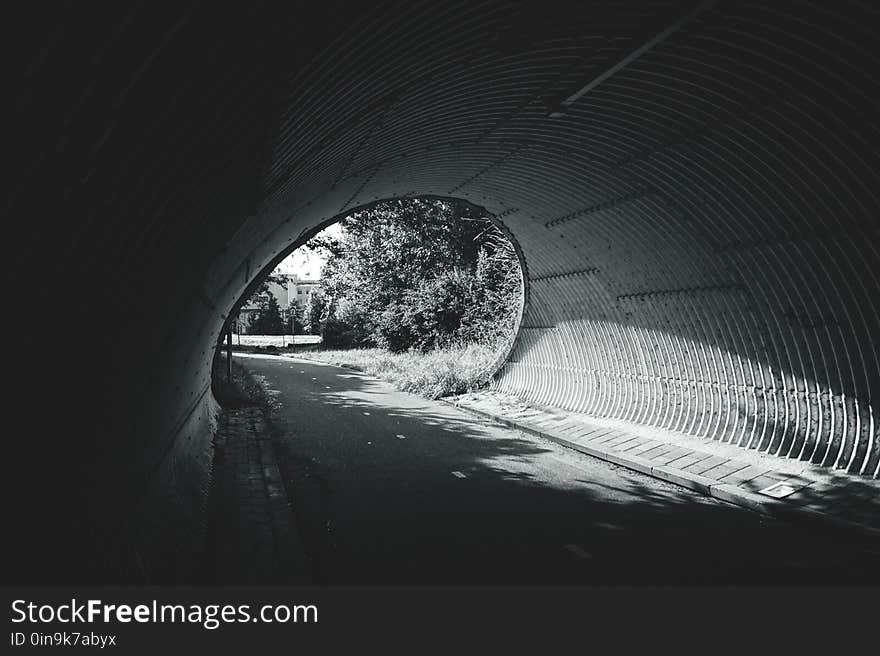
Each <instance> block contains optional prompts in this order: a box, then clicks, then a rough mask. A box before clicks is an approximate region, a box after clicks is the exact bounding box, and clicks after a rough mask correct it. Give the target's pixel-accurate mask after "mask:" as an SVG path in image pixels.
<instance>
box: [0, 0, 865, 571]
mask: <svg viewBox="0 0 880 656" xmlns="http://www.w3.org/2000/svg"><path fill="white" fill-rule="evenodd" d="M67 11H68V12H70V15H62V16H60V17H56V21H57V25H54V26H53V27H52V29H50V30H48V32H46V31H45V30H44V29H43V26H42V25H39V24H38V23H39V22H38V20H37V19H34V25H33V27H32V29H33V34H34V35H36V34H38V33H39V36H34V41H35V45H31V46H30V48H31V49H33V50H34V53H35V54H33V56H29V57H26V58H25V59H26V67H25V70H26V71H27V74H26V76H25V78H24V80H25V82H26V84H25V85H24V87H23V88H24V89H26V90H27V92H26V93H25V94H24V95H23V96H22V97H21V98H23V100H21V101H20V106H21V112H22V116H25V117H26V120H25V124H26V125H30V124H34V125H36V124H37V123H38V121H42V122H41V123H40V127H39V128H37V127H35V128H34V134H33V135H32V136H33V139H34V140H35V141H36V147H33V148H32V149H31V151H30V152H29V153H28V154H25V155H23V166H22V169H23V171H24V177H23V181H22V186H21V188H22V189H27V188H28V185H29V184H30V185H33V184H35V182H34V181H35V180H42V183H43V184H44V189H46V188H48V189H51V190H53V191H50V192H48V193H47V192H45V191H44V193H43V196H42V197H28V199H27V200H28V203H27V205H28V210H29V211H34V210H36V212H35V215H37V216H41V217H42V218H41V219H40V220H42V221H43V222H45V220H46V219H45V215H46V213H47V212H56V213H57V211H58V210H59V209H61V208H63V211H64V212H65V213H66V215H68V216H70V217H73V220H72V222H70V223H72V224H74V225H73V226H71V225H69V224H68V223H65V224H64V225H63V226H62V227H61V228H60V233H59V234H60V235H61V236H59V237H58V238H57V241H58V243H59V248H58V251H59V253H60V252H61V248H60V244H61V243H62V242H63V244H64V248H65V250H64V254H63V255H59V257H58V259H57V261H55V262H54V264H55V265H57V267H58V268H59V269H61V268H62V267H63V270H64V272H65V275H66V276H67V279H68V280H70V281H72V282H74V283H76V284H77V285H87V284H90V283H92V282H95V281H97V280H103V279H105V278H106V277H107V276H112V277H113V280H114V282H113V283H112V284H113V285H115V287H113V289H114V290H126V289H127V290H129V291H132V292H133V293H134V294H135V295H136V300H134V299H130V298H128V297H126V298H115V297H112V300H111V301H110V304H111V305H112V306H113V307H115V308H117V309H119V310H120V311H121V312H123V314H124V317H125V318H124V319H123V324H124V331H125V332H126V334H127V341H125V342H123V341H122V340H121V339H120V340H119V344H118V345H119V347H120V348H125V347H126V345H128V344H130V343H132V341H134V342H135V343H137V344H139V345H140V349H139V352H138V354H136V355H133V356H132V360H130V361H129V362H127V363H126V366H122V365H121V364H119V363H116V362H109V363H107V364H106V365H102V366H103V367H105V372H106V375H107V376H108V377H109V376H112V377H113V378H112V379H113V380H114V385H113V387H114V390H111V391H109V392H108V394H110V395H111V396H112V399H113V403H112V404H110V403H109V402H108V404H105V405H107V406H108V407H109V405H112V407H113V412H112V413H111V414H108V415H107V417H106V420H107V422H111V421H112V422H114V430H113V437H112V438H111V437H110V436H109V433H107V434H105V432H102V430H97V431H95V435H94V440H93V442H94V443H93V444H91V445H90V446H89V449H91V450H87V453H90V454H91V456H94V457H93V458H92V459H91V460H87V458H86V456H84V455H82V454H79V453H78V454H66V455H67V456H70V457H74V458H78V459H79V460H80V461H82V463H83V466H84V467H86V468H87V470H88V471H89V472H92V474H93V477H94V478H93V480H94V481H95V482H94V483H93V484H94V485H95V486H106V485H108V484H109V481H111V480H112V481H113V485H114V486H115V487H114V489H115V490H117V492H116V493H114V494H113V495H112V496H113V497H114V498H113V499H112V500H107V499H105V498H102V499H100V500H96V498H97V497H98V496H99V495H91V496H90V497H89V498H90V501H89V502H88V505H89V507H90V508H92V510H91V512H93V513H96V516H97V514H100V513H104V514H105V515H106V514H107V512H108V508H111V507H113V508H116V509H117V511H118V512H117V514H124V519H120V520H118V521H115V522H111V523H110V526H111V528H108V529H107V532H106V534H103V537H102V538H100V540H101V541H102V545H103V546H102V547H101V548H100V549H97V550H96V551H95V553H97V554H100V555H99V556H96V560H98V561H100V562H99V563H98V564H97V565H95V567H97V568H98V569H99V570H101V569H102V570H103V571H112V572H116V573H117V574H118V573H120V572H122V573H123V574H118V575H119V576H129V577H133V578H139V577H143V578H145V579H147V580H154V581H155V580H177V579H180V578H181V577H182V576H184V577H185V573H186V571H187V567H189V565H187V564H186V563H188V562H190V561H189V560H188V558H189V555H191V554H192V553H194V552H197V551H198V548H199V545H200V544H201V543H202V542H203V541H204V530H205V526H204V515H205V508H206V505H205V504H206V500H207V495H208V490H209V488H210V461H211V445H210V437H211V431H212V424H211V421H212V416H213V415H214V410H215V408H214V405H213V403H214V402H213V399H212V397H211V394H210V385H209V381H210V368H211V361H212V354H213V352H214V348H215V345H216V343H217V340H218V338H219V336H220V334H221V331H222V328H223V325H224V322H225V320H226V318H227V316H228V313H229V312H230V311H231V309H232V308H233V306H234V305H235V303H236V302H237V301H238V300H239V299H240V298H241V295H242V294H243V293H244V291H245V290H246V288H247V287H248V285H251V284H252V283H253V281H254V280H255V277H256V276H257V275H258V274H259V273H260V272H261V271H262V270H263V269H264V268H265V267H266V266H268V265H269V264H270V263H271V262H272V261H273V260H275V259H277V258H278V257H279V256H280V255H281V254H282V253H283V252H286V251H287V250H289V249H290V248H291V247H292V246H295V245H296V244H298V243H301V242H302V241H303V240H304V239H305V237H307V236H308V235H309V234H310V233H311V231H313V230H314V228H315V227H316V226H317V225H319V224H320V223H321V222H324V221H326V220H328V218H330V217H334V216H337V215H340V214H344V213H345V212H346V211H348V210H350V209H352V208H354V207H357V206H360V205H364V204H367V203H370V202H373V201H375V200H379V199H384V198H393V197H399V196H418V195H439V196H449V197H457V198H461V199H464V200H468V201H470V202H473V203H475V204H477V205H480V206H483V207H485V208H486V209H487V210H488V211H490V212H492V213H493V214H494V216H495V217H496V218H497V219H498V220H499V221H500V222H502V223H503V224H504V225H505V226H506V227H507V228H508V229H509V230H510V232H511V233H512V235H513V236H514V238H515V239H516V241H517V242H518V244H519V246H520V247H521V249H522V253H523V256H524V260H525V266H526V275H527V280H528V285H529V289H530V299H529V304H528V307H527V311H526V314H525V316H524V317H523V321H522V325H521V328H520V332H519V335H518V337H517V340H516V344H515V346H514V349H513V351H512V353H511V355H510V358H509V359H508V361H507V362H506V363H505V364H504V366H503V367H502V369H501V370H500V371H499V373H498V375H497V377H496V382H495V385H496V386H497V387H498V388H499V389H501V390H503V391H509V392H513V393H516V394H519V395H521V396H524V397H526V398H528V399H531V400H533V401H537V402H540V403H544V404H549V405H554V406H558V407H561V408H566V409H569V410H576V411H579V412H586V413H590V414H594V415H599V416H607V417H616V418H624V419H629V420H632V421H636V422H640V423H644V424H650V425H656V426H662V427H665V428H671V429H674V430H679V431H683V432H685V433H688V434H692V435H698V436H702V437H708V438H712V439H718V440H723V441H726V442H731V443H735V444H738V445H740V446H742V447H744V448H756V449H760V450H762V451H767V452H770V453H774V454H778V455H781V456H786V457H793V458H800V459H804V460H810V461H812V462H817V463H821V464H823V465H827V466H829V467H834V468H839V469H844V470H846V471H848V472H851V473H854V474H859V475H865V476H872V477H875V478H876V477H877V474H878V468H880V443H878V439H877V431H878V418H877V410H876V407H875V406H876V403H877V398H878V392H880V360H878V353H877V336H878V335H880V312H878V308H880V267H878V264H880V239H878V236H880V219H878V216H880V185H878V182H880V174H878V171H880V166H878V164H880V162H878V143H880V139H878V136H880V134H878V132H880V126H878V123H877V106H876V105H875V104H874V102H873V101H872V98H875V97H878V96H880V94H878V92H880V89H878V86H880V85H878V76H877V73H878V70H880V68H878V60H877V59H876V56H875V55H874V54H873V53H874V52H877V51H880V49H878V48H877V45H878V43H877V41H878V38H877V34H878V30H877V28H878V27H880V20H878V13H877V11H876V10H875V9H873V8H871V7H868V6H865V5H864V4H858V3H836V4H835V5H834V8H833V9H832V8H831V6H830V5H826V4H823V3H809V2H791V3H772V4H770V5H768V6H762V5H761V4H748V3H739V2H703V3H700V4H695V3H693V4H689V3H682V2H676V1H664V0H658V1H657V2H640V3H626V2H624V3H619V2H617V3H612V2H596V3H580V4H578V5H574V6H563V5H559V6H556V5H554V4H553V3H549V4H548V3H546V2H533V1H531V0H523V1H521V2H491V1H490V2H483V3H470V2H461V3H457V2H452V3H429V2H417V3H413V2H409V3H395V2H390V3H381V4H378V5H375V6H373V7H361V8H352V7H345V5H344V4H340V5H339V6H337V5H336V4H334V3H323V4H322V5H321V6H320V7H310V8H309V11H310V12H311V13H310V14H309V15H308V16H309V17H308V18H306V14H302V15H299V16H293V17H289V18H288V17H286V16H280V15H279V14H277V13H273V12H266V11H262V10H260V9H258V8H248V9H242V8H238V9H237V10H236V11H235V12H230V13H225V10H221V9H214V8H212V9H210V10H208V9H205V8H202V9H197V8H196V9H191V10H187V11H186V12H181V13H179V14H177V13H173V11H172V10H158V9H150V10H146V9H134V10H131V11H123V10H122V9H118V10H117V11H118V14H114V13H113V12H112V11H108V12H105V13H102V14H101V15H100V16H90V17H89V20H86V19H84V17H83V16H82V15H81V14H80V12H81V11H82V10H81V9H74V8H68V10H67ZM312 14H314V15H312ZM65 21H67V22H65ZM71 24H73V25H75V26H77V27H76V29H71V28H70V25H71ZM28 25H29V24H28ZM38 28H39V29H38ZM23 32H24V34H26V35H27V34H30V32H28V31H27V30H23ZM25 50H26V52H30V51H29V50H27V49H25ZM50 101H54V103H53V102H50ZM49 118H51V119H53V120H51V121H50V120H48V119H49ZM47 126H48V127H47ZM47 153H48V154H50V155H48V156H47ZM46 180H49V181H53V180H54V181H55V184H54V186H52V185H46V184H45V182H46ZM24 198H25V194H24V192H21V193H20V194H19V195H18V196H17V197H16V198H15V199H14V200H13V203H12V207H16V205H15V200H19V201H20V205H19V207H24V206H25V204H26V203H25V202H24ZM35 198H36V200H34V199H35ZM74 227H75V230H74ZM65 230H69V231H70V233H71V234H70V237H69V240H68V238H67V233H66V232H65ZM42 248H43V252H44V253H45V248H46V246H45V241H44V242H43V244H42ZM26 255H29V253H27V252H26V251H25V252H23V253H22V255H21V257H22V258H25V257H26ZM105 303H106V298H105ZM89 307H91V306H89ZM95 307H101V306H100V305H99V304H97V302H96V304H95ZM71 311H73V312H79V313H82V312H83V311H84V310H83V308H82V307H80V306H77V307H76V308H72V309H71ZM110 339H111V340H112V339H115V338H112V337H111V338H110ZM114 344H115V342H114ZM134 397H136V398H137V399H139V400H138V401H137V402H135V401H133V400H132V399H133V398H134ZM75 402H78V397H77V396H76V394H74V395H73V396H72V397H71V400H70V404H71V407H73V405H74V403H75ZM102 408H103V406H102ZM71 412H72V413H73V416H75V417H76V420H77V421H80V422H81V423H82V425H83V426H87V425H89V423H90V422H95V421H96V419H95V418H96V417H97V416H99V415H100V416H102V417H103V415H101V414H100V413H102V412H105V410H103V409H100V410H97V409H94V408H92V409H91V410H90V411H89V412H85V411H83V410H82V409H81V408H80V409H79V410H77V409H76V408H73V409H72V410H71ZM107 412H109V411H107ZM95 413H98V415H96V414H95ZM68 448H70V447H68ZM96 454H99V455H96ZM99 465H100V467H99ZM108 469H112V470H113V472H112V473H111V472H109V471H108ZM105 496H106V495H105ZM123 503H127V504H129V506H128V510H126V511H125V512H124V513H122V512H121V510H120V508H121V507H122V504H123ZM114 504H116V505H114ZM132 509H133V510H132ZM107 535H112V536H113V539H112V540H108V539H107ZM95 539H96V538H94V537H84V538H83V540H84V544H86V543H89V540H92V541H94V540H95ZM110 543H112V544H114V545H116V546H113V547H108V546H107V544H110ZM110 552H113V555H112V556H108V553H110ZM108 562H112V563H113V565H112V566H108V565H107V563H108ZM114 575H115V574H114ZM114 575H109V576H111V577H112V576H114Z"/></svg>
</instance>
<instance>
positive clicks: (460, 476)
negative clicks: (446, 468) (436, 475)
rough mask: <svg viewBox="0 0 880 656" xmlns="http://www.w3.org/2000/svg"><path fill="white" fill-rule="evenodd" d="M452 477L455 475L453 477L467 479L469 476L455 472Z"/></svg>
mask: <svg viewBox="0 0 880 656" xmlns="http://www.w3.org/2000/svg"><path fill="white" fill-rule="evenodd" d="M452 475H453V476H458V477H459V478H467V476H465V475H464V474H462V473H461V472H460V471H454V472H452Z"/></svg>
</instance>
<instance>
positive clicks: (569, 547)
mask: <svg viewBox="0 0 880 656" xmlns="http://www.w3.org/2000/svg"><path fill="white" fill-rule="evenodd" d="M562 548H563V549H565V550H566V551H568V552H569V553H573V554H574V555H575V556H577V557H578V558H583V559H584V560H586V559H588V558H592V557H593V554H591V553H587V552H586V551H584V550H583V549H581V548H580V547H579V546H577V545H576V544H564V545H562Z"/></svg>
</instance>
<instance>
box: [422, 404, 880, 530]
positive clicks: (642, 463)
mask: <svg viewBox="0 0 880 656" xmlns="http://www.w3.org/2000/svg"><path fill="white" fill-rule="evenodd" d="M437 400H438V401H441V402H442V403H445V404H446V405H449V406H452V407H454V408H457V409H459V410H463V411H465V412H469V413H471V414H473V415H476V416H478V417H480V418H483V419H490V420H492V421H494V422H498V423H501V424H504V425H505V426H507V427H509V428H513V429H516V430H521V431H523V432H526V433H530V434H532V435H536V436H538V437H542V438H544V439H546V440H550V441H551V442H555V443H556V444H559V445H561V446H564V447H566V448H569V449H573V450H575V451H579V452H581V453H585V454H586V455H589V456H593V457H595V458H599V459H600V460H606V461H608V462H612V463H614V464H616V465H620V466H621V467H626V468H627V469H632V470H634V471H637V472H641V473H642V474H646V475H648V476H652V477H654V478H659V479H661V480H664V481H668V482H670V483H675V484H676V485H681V486H682V487H686V488H688V489H690V490H693V491H695V492H699V493H700V494H703V495H706V496H709V497H712V498H714V499H718V500H720V501H725V502H727V503H731V504H733V505H736V506H740V507H742V508H748V509H749V510H753V511H755V512H758V513H761V514H762V515H767V516H770V517H774V518H779V519H786V520H800V519H802V520H816V521H822V522H825V523H830V524H833V525H835V526H838V527H840V528H845V529H849V530H854V531H858V532H860V533H863V534H865V535H867V536H869V537H872V538H880V529H876V528H874V527H871V526H866V525H865V524H860V523H858V522H853V521H850V520H847V519H841V518H840V517H836V516H834V515H830V514H828V513H823V512H820V511H818V510H813V509H810V508H803V507H800V506H794V505H791V504H788V503H786V502H784V501H779V500H777V499H774V498H772V497H767V496H764V495H761V494H756V493H754V492H749V491H748V490H743V489H742V488H739V487H737V486H735V485H731V484H729V483H722V482H720V481H717V480H715V479H713V478H707V477H705V476H700V475H699V474H693V473H691V472H688V471H684V470H682V469H676V468H675V467H670V466H669V465H656V464H653V463H652V462H651V461H650V460H647V459H646V458H640V457H639V456H634V455H627V454H626V453H620V452H618V451H609V450H606V449H602V448H599V447H595V446H590V445H588V444H580V443H578V442H573V441H571V440H568V439H566V438H564V437H560V436H558V435H554V434H553V433H548V432H547V431H546V430H542V429H539V428H536V427H534V426H530V425H529V424H528V423H525V422H517V421H514V420H512V419H506V418H504V417H499V416H497V415H493V414H492V413H490V412H486V411H485V410H479V409H477V408H470V407H468V406H465V405H459V404H458V403H455V402H454V401H447V400H446V399H437Z"/></svg>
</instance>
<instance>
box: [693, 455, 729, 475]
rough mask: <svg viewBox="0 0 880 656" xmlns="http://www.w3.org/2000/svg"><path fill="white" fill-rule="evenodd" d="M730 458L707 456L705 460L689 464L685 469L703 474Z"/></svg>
mask: <svg viewBox="0 0 880 656" xmlns="http://www.w3.org/2000/svg"><path fill="white" fill-rule="evenodd" d="M728 460H729V458H725V457H724V456H712V457H711V458H706V459H705V460H701V461H700V462H697V463H694V464H692V465H688V466H687V467H685V468H684V470H685V471H688V472H690V473H692V474H702V473H703V472H704V471H707V470H709V469H712V468H713V467H715V466H717V465H720V464H723V463H725V462H727V461H728Z"/></svg>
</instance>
